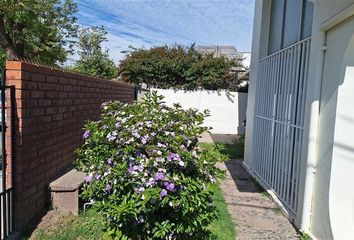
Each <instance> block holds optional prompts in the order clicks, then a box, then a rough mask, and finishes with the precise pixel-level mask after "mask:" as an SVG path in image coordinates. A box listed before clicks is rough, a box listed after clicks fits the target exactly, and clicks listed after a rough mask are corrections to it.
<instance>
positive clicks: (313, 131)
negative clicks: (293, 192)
mask: <svg viewBox="0 0 354 240" xmlns="http://www.w3.org/2000/svg"><path fill="white" fill-rule="evenodd" d="M318 40H319V41H318V43H319V46H320V47H319V49H318V51H319V53H318V55H317V59H316V60H315V62H318V63H319V64H316V72H315V78H313V90H312V92H311V93H312V96H313V99H314V101H312V103H311V108H310V121H309V137H308V149H307V155H306V158H305V159H307V161H306V174H305V184H304V200H303V201H304V202H303V209H302V221H301V230H302V231H305V232H310V228H311V215H312V198H313V191H314V180H315V174H316V164H317V157H318V156H317V150H318V149H317V142H318V127H319V115H320V99H321V85H322V77H323V65H324V56H325V51H326V50H327V47H326V45H325V44H326V33H325V32H324V31H321V32H319V36H318Z"/></svg>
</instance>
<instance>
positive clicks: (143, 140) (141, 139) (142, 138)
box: [140, 136, 148, 144]
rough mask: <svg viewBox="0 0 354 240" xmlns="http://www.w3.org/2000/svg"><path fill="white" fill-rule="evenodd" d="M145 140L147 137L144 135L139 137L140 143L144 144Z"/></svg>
mask: <svg viewBox="0 0 354 240" xmlns="http://www.w3.org/2000/svg"><path fill="white" fill-rule="evenodd" d="M147 140H148V138H147V137H146V136H144V137H141V138H140V141H141V143H142V144H146V142H147Z"/></svg>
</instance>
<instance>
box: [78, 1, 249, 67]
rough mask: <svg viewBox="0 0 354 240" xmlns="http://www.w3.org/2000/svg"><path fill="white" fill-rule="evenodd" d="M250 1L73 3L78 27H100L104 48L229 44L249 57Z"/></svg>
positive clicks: (117, 51) (115, 51) (114, 52)
mask: <svg viewBox="0 0 354 240" xmlns="http://www.w3.org/2000/svg"><path fill="white" fill-rule="evenodd" d="M254 2H255V0H91V1H89V0H77V3H78V6H79V12H78V13H77V17H78V22H79V23H80V24H83V25H84V26H96V25H104V26H105V27H106V29H107V31H108V39H109V41H108V42H107V43H106V44H105V47H108V48H109V49H110V52H109V54H110V56H111V58H112V59H114V60H115V62H117V63H118V61H119V60H120V59H122V58H123V57H124V54H122V53H121V51H123V50H126V49H128V46H129V45H132V46H134V47H145V48H149V47H151V46H155V45H162V44H168V45H170V44H174V43H179V44H184V45H189V44H192V43H194V42H195V43H196V44H197V45H231V46H235V47H236V48H237V50H238V51H242V52H249V51H250V50H251V41H252V24H253V10H254Z"/></svg>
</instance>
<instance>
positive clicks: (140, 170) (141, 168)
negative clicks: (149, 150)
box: [138, 164, 144, 172]
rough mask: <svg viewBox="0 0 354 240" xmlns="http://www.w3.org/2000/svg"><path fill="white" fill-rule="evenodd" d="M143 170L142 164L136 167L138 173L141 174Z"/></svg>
mask: <svg viewBox="0 0 354 240" xmlns="http://www.w3.org/2000/svg"><path fill="white" fill-rule="evenodd" d="M143 170H144V165H143V164H140V165H139V166H138V171H139V172H142V171H143Z"/></svg>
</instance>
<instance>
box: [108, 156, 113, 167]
mask: <svg viewBox="0 0 354 240" xmlns="http://www.w3.org/2000/svg"><path fill="white" fill-rule="evenodd" d="M107 164H108V165H110V166H112V164H113V162H112V158H108V160H107Z"/></svg>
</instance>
